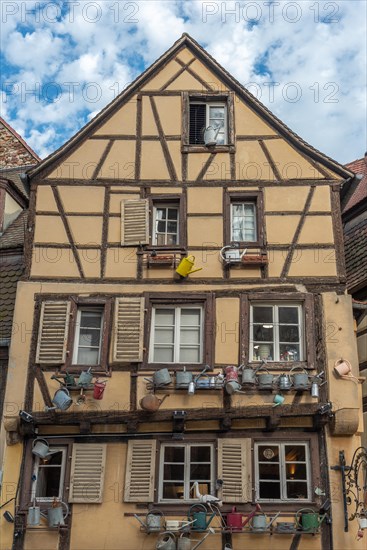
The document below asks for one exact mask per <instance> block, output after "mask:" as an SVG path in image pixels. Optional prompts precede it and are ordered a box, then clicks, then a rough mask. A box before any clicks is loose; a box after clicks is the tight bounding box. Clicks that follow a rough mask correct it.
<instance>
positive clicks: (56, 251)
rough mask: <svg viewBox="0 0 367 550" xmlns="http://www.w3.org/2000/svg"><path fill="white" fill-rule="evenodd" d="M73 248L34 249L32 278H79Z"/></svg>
mask: <svg viewBox="0 0 367 550" xmlns="http://www.w3.org/2000/svg"><path fill="white" fill-rule="evenodd" d="M79 276H80V274H79V271H78V268H77V265H76V263H75V259H74V255H73V251H72V250H71V248H69V249H67V248H47V247H40V248H34V249H33V251H32V267H31V277H52V278H58V277H64V278H65V279H71V278H77V277H79Z"/></svg>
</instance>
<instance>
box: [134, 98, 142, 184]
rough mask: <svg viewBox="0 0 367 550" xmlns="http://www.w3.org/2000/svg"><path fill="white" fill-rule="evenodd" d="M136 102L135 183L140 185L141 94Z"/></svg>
mask: <svg viewBox="0 0 367 550" xmlns="http://www.w3.org/2000/svg"><path fill="white" fill-rule="evenodd" d="M136 101H137V103H136V144H135V181H136V182H137V183H138V182H139V181H140V170H141V133H142V126H143V118H142V117H143V102H142V99H141V95H140V94H139V95H138V97H137V99H136Z"/></svg>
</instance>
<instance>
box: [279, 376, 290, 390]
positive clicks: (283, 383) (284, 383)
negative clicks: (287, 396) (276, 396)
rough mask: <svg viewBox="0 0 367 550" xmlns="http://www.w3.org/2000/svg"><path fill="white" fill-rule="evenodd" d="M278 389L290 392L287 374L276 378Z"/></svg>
mask: <svg viewBox="0 0 367 550" xmlns="http://www.w3.org/2000/svg"><path fill="white" fill-rule="evenodd" d="M278 384H279V389H281V390H290V389H291V387H292V380H291V377H290V376H289V374H285V373H284V372H283V373H282V374H281V375H280V376H279V378H278Z"/></svg>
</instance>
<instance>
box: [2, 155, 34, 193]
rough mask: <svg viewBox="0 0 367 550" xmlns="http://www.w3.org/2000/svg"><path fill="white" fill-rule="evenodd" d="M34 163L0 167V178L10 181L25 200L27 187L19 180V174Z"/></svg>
mask: <svg viewBox="0 0 367 550" xmlns="http://www.w3.org/2000/svg"><path fill="white" fill-rule="evenodd" d="M34 166H35V165H34V164H31V165H26V166H17V167H16V168H0V178H2V179H5V180H8V181H10V182H11V183H12V184H13V185H14V187H15V188H16V190H17V191H19V193H20V194H21V195H22V196H23V198H24V199H25V200H26V201H27V203H28V200H29V187H28V185H27V184H26V183H24V181H22V180H21V178H20V175H21V174H24V173H25V172H26V171H27V170H30V169H31V168H33V167H34Z"/></svg>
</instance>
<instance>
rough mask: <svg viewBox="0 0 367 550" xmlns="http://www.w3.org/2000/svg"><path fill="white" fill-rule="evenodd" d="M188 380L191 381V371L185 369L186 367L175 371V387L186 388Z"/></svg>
mask: <svg viewBox="0 0 367 550" xmlns="http://www.w3.org/2000/svg"><path fill="white" fill-rule="evenodd" d="M190 382H192V372H188V371H186V367H184V368H183V370H179V371H177V372H176V388H188V387H189V384H190Z"/></svg>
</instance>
